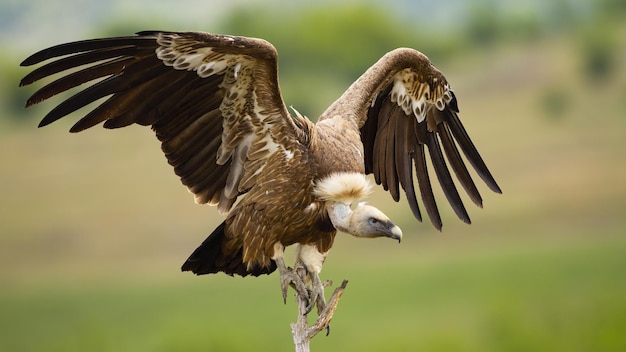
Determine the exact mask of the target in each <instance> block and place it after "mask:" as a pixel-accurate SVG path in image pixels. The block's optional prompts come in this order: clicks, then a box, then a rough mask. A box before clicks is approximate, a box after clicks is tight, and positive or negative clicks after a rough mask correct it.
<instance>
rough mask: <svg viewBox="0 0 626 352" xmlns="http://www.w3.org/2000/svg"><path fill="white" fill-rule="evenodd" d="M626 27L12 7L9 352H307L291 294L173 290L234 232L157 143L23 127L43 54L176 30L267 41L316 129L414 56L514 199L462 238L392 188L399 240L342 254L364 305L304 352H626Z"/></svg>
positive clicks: (6, 200)
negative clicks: (34, 68)
mask: <svg viewBox="0 0 626 352" xmlns="http://www.w3.org/2000/svg"><path fill="white" fill-rule="evenodd" d="M624 19H626V3H625V2H624V1H622V0H597V1H593V0H555V1H541V0H533V1H524V2H519V1H504V0H502V1H497V0H491V1H489V0H480V1H473V2H468V1H462V0H442V1H436V2H434V1H433V2H429V1H408V0H405V1H403V0H395V1H384V2H382V1H381V2H374V1H369V2H368V1H365V2H356V1H342V2H339V1H336V2H334V1H317V2H310V1H265V2H260V1H244V0H240V1H228V2H226V1H190V0H180V1H172V2H153V1H133V2H128V1H121V0H112V1H82V0H81V1H47V0H46V1H43V0H36V1H28V2H23V1H11V0H2V1H0V27H1V29H2V30H1V31H0V41H1V43H2V51H1V52H0V197H1V201H0V350H2V351H179V350H185V351H246V350H248V351H252V350H259V349H260V350H272V351H290V350H292V349H293V346H292V342H291V333H290V329H289V323H290V322H293V321H295V318H296V316H295V315H296V305H295V302H294V301H293V300H292V299H290V300H288V302H287V304H286V305H283V303H282V298H281V295H280V289H279V284H278V278H277V276H276V275H272V276H266V277H261V278H256V279H251V278H247V279H242V278H231V277H227V276H225V275H214V276H210V277H195V276H193V275H191V274H188V273H180V272H179V266H180V264H182V262H183V261H184V259H186V257H187V256H188V255H189V254H190V253H191V251H192V250H193V249H194V248H195V247H196V246H197V245H198V244H199V243H200V242H201V241H202V240H203V239H204V238H205V237H206V236H207V235H208V234H209V233H210V232H211V231H212V229H213V228H214V227H215V226H216V225H217V224H218V223H219V222H220V221H221V220H222V218H221V217H220V216H219V215H218V214H217V212H216V210H215V209H214V208H211V207H208V206H198V205H195V204H194V203H193V198H192V196H191V195H190V194H189V193H188V192H186V190H185V188H184V187H183V186H182V185H181V184H180V182H179V181H178V179H177V177H176V176H175V175H174V173H173V172H172V170H170V168H169V166H168V165H167V163H166V161H165V158H164V157H163V155H162V154H161V152H160V149H159V144H158V142H157V141H156V139H155V138H154V136H153V135H152V132H151V131H150V130H149V129H147V128H142V127H138V126H133V127H128V128H125V129H121V130H116V131H109V130H103V129H100V128H93V129H91V130H88V131H85V132H83V133H80V134H76V135H74V134H69V133H67V130H68V129H69V126H71V124H72V123H73V122H74V121H75V120H76V118H78V117H79V116H78V115H75V116H72V117H70V118H67V120H68V121H59V122H57V123H55V124H53V125H51V126H49V127H47V128H45V129H37V128H36V125H37V123H38V120H39V119H40V118H41V117H42V116H43V115H44V114H45V112H46V111H48V110H49V109H51V108H52V107H53V105H54V102H57V103H58V102H59V100H58V99H57V100H52V101H49V102H46V103H43V104H40V106H36V107H34V108H31V109H29V110H24V109H23V104H24V101H25V100H26V98H27V97H28V95H29V94H32V93H33V92H34V89H35V87H26V88H19V89H18V88H17V85H18V82H19V79H20V78H21V77H22V76H24V75H25V74H26V73H27V72H29V69H28V68H22V67H19V62H20V61H21V60H23V59H24V58H25V57H26V56H28V55H29V54H31V53H33V52H35V51H37V50H39V49H42V48H44V47H47V46H51V45H54V44H58V43H62V42H67V41H73V40H80V39H86V38H92V37H100V36H110V35H128V34H132V33H133V32H136V31H139V30H144V29H166V30H202V31H210V32H221V33H229V34H238V35H247V36H255V37H262V38H265V39H267V40H269V41H270V42H272V43H273V44H274V45H275V46H276V47H277V49H278V51H279V53H280V81H281V87H282V89H283V94H284V97H285V100H286V102H287V104H288V105H293V106H294V107H296V108H297V109H298V110H299V111H300V112H302V113H303V114H305V115H307V116H310V117H312V118H313V119H315V118H316V117H317V116H318V115H319V114H320V113H321V112H322V111H323V110H324V109H325V107H326V106H328V105H329V104H330V103H331V102H332V101H333V100H334V99H335V98H336V97H338V96H339V95H340V94H341V92H342V91H343V90H344V89H345V88H346V87H347V86H348V85H349V84H350V83H351V82H352V81H353V80H355V79H356V78H357V77H358V76H359V75H360V74H361V73H362V72H363V71H364V70H365V69H366V68H367V67H368V66H369V65H371V64H372V63H373V62H375V61H376V60H377V59H378V58H379V57H380V56H382V55H383V54H384V53H385V52H386V51H388V50H391V49H393V48H395V47H399V46H407V47H413V48H416V49H418V50H420V51H422V52H424V53H425V54H426V55H428V56H429V57H430V58H431V60H432V61H433V62H434V63H435V65H436V66H437V67H438V68H439V69H441V70H442V71H443V72H444V73H445V75H446V76H447V78H448V81H449V82H450V83H451V84H452V87H453V88H454V89H455V92H456V95H457V97H458V99H459V105H460V109H461V118H462V120H463V121H464V124H465V126H466V128H467V130H468V131H469V133H470V135H471V136H472V138H473V139H474V141H475V143H476V144H477V146H478V148H479V150H480V151H481V153H482V155H483V157H484V158H485V160H486V161H487V164H488V165H489V166H490V168H491V170H492V172H493V174H494V175H495V177H496V178H497V180H498V181H499V183H500V185H501V187H502V189H503V191H504V194H503V195H496V194H492V193H491V192H490V191H489V190H488V189H487V188H486V187H483V186H482V185H479V189H481V190H482V191H483V192H482V193H483V196H484V209H482V210H480V209H477V208H475V207H473V206H472V205H471V204H470V202H469V201H467V202H466V203H467V205H468V209H469V212H470V216H471V217H472V220H473V224H472V225H471V226H468V225H465V224H463V223H461V222H460V221H458V220H457V219H456V218H455V216H454V214H453V213H452V212H451V211H450V209H449V207H448V206H447V205H445V199H444V198H443V197H441V194H439V199H440V200H439V204H440V207H441V208H442V212H443V219H444V229H443V232H441V233H439V232H437V231H435V230H434V229H433V228H432V227H431V226H430V224H429V223H428V222H426V223H418V222H416V221H415V220H414V219H413V218H412V216H411V214H410V211H409V210H408V207H407V205H406V203H405V201H404V200H401V202H400V204H395V203H394V202H393V201H392V200H391V199H390V197H389V196H388V195H387V194H386V193H385V192H383V191H382V190H377V192H376V193H375V194H374V196H373V197H372V199H371V201H370V203H373V204H375V205H376V206H378V207H379V208H382V209H384V210H385V212H386V213H387V214H389V215H390V216H391V217H392V218H393V219H394V220H395V222H396V223H398V224H399V225H400V226H401V227H402V228H403V230H404V232H405V238H404V240H403V241H402V243H401V244H400V245H398V244H397V243H395V242H393V241H385V240H372V241H367V240H359V239H355V238H352V237H349V236H348V235H340V236H338V238H337V240H336V244H335V246H334V248H333V250H332V251H331V254H330V256H329V258H328V260H327V261H326V265H325V269H324V271H323V272H322V277H323V278H326V279H333V280H335V282H336V283H338V282H340V281H341V280H342V279H349V280H350V283H349V285H348V288H347V290H346V292H345V294H344V296H343V298H342V301H341V302H340V305H339V309H338V310H337V312H336V314H335V318H334V320H333V322H332V331H331V334H330V336H328V337H324V336H318V337H316V338H315V339H314V340H313V342H312V349H313V350H335V351H340V350H355V351H356V350H358V351H413V350H422V351H625V350H626V334H625V333H624V332H625V331H626V237H625V235H626V214H625V210H626V181H625V179H626V120H625V116H624V109H625V108H626V21H624ZM38 86H41V85H38ZM465 199H467V198H465ZM329 294H330V290H329Z"/></svg>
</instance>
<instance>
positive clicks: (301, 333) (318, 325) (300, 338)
mask: <svg viewBox="0 0 626 352" xmlns="http://www.w3.org/2000/svg"><path fill="white" fill-rule="evenodd" d="M296 270H297V273H298V275H299V276H300V278H302V280H303V281H304V280H306V270H304V268H302V267H296ZM304 282H306V281H304ZM330 285H332V282H329V281H328V282H327V283H325V284H324V286H325V287H326V286H330ZM347 285H348V280H343V282H342V283H341V285H340V286H339V287H337V288H336V289H335V291H334V292H333V295H332V296H331V297H330V300H329V301H328V302H327V303H326V307H325V308H324V310H323V311H321V312H320V311H318V318H317V320H316V322H315V324H313V325H312V326H309V325H308V322H307V314H306V313H307V306H308V304H309V302H308V295H306V292H299V291H298V290H296V302H297V303H298V320H297V321H296V322H295V323H291V333H292V334H293V343H294V345H295V348H296V352H310V350H311V349H310V341H311V339H312V338H313V337H314V336H315V335H317V334H318V333H319V332H320V331H322V330H326V331H327V333H326V334H327V335H328V333H329V332H330V321H331V319H332V318H333V315H334V314H335V310H337V305H338V304H339V299H340V298H341V295H342V294H343V291H344V290H345V289H346V286H347Z"/></svg>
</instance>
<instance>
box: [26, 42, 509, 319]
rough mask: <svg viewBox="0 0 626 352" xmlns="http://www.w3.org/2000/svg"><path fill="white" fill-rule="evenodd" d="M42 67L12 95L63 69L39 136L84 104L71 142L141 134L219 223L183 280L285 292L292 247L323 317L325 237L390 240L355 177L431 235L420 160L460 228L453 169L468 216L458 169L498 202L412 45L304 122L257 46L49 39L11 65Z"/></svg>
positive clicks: (462, 212) (273, 64)
mask: <svg viewBox="0 0 626 352" xmlns="http://www.w3.org/2000/svg"><path fill="white" fill-rule="evenodd" d="M47 60H52V61H50V62H48V63H46V64H43V65H41V66H39V67H38V68H36V69H34V70H33V71H32V72H30V73H29V74H28V75H26V76H25V77H24V78H23V79H22V80H21V82H20V86H25V85H29V84H31V83H34V82H36V81H39V80H40V79H43V78H47V77H49V76H53V75H56V74H60V75H59V76H58V77H56V79H55V80H53V81H51V82H50V83H48V84H47V85H44V86H43V87H42V88H40V89H39V90H38V91H36V92H35V93H34V94H33V95H32V96H31V97H30V98H29V99H28V100H27V102H26V106H27V107H28V106H31V105H33V104H37V103H39V102H41V101H43V100H46V99H48V98H50V97H52V96H54V95H56V94H58V93H62V92H65V91H68V90H73V89H75V88H77V89H75V91H76V92H75V94H74V95H71V96H69V97H67V98H66V99H64V100H63V101H62V102H61V103H60V104H58V105H57V106H56V107H54V108H53V109H52V110H51V111H50V112H49V113H48V114H47V115H46V116H45V117H44V118H43V120H42V121H41V123H40V124H39V127H41V126H45V125H48V124H50V123H52V122H54V121H56V120H58V119H60V118H62V117H64V116H66V115H69V114H70V113H73V112H74V111H76V110H79V109H81V108H83V107H85V106H87V105H88V104H90V103H93V102H97V104H95V107H94V105H91V107H88V108H87V110H88V111H87V112H86V113H85V115H84V116H83V117H82V118H80V119H79V120H78V121H77V122H76V123H75V124H74V125H73V127H71V130H70V131H71V132H79V131H82V130H85V129H87V128H90V127H92V126H95V125H97V124H100V123H102V122H103V123H104V124H103V125H104V127H105V128H120V127H124V126H128V125H130V124H139V125H144V126H150V127H151V128H152V130H153V131H154V132H155V134H156V137H157V138H158V139H159V141H160V142H161V143H162V144H161V147H162V150H163V153H164V154H165V157H166V158H167V161H168V162H169V164H170V165H172V167H173V168H174V172H175V173H176V175H178V176H179V177H180V179H181V181H182V183H183V184H184V185H185V186H186V187H187V188H188V190H189V191H190V192H191V193H193V194H194V196H195V201H196V202H197V203H200V204H210V205H215V206H217V210H218V212H219V213H221V214H225V219H224V221H223V222H222V223H221V224H220V225H219V226H218V227H217V228H216V229H215V230H214V231H213V232H212V233H211V234H210V235H209V236H208V238H207V239H206V240H205V241H204V242H203V243H202V244H201V245H200V246H199V247H198V248H197V249H196V250H195V251H194V252H193V253H192V254H191V256H190V257H189V259H187V261H186V262H185V263H184V264H183V266H182V270H183V271H191V272H193V273H195V274H197V275H202V274H211V273H218V272H223V273H226V274H228V275H231V276H232V275H235V274H237V275H241V276H247V275H253V276H258V275H261V274H270V273H272V272H273V271H275V270H276V269H278V271H279V273H280V282H281V289H282V293H283V298H285V297H286V292H287V287H288V286H289V285H295V286H297V285H296V283H297V282H296V280H297V279H298V278H297V275H295V272H294V271H293V270H292V269H291V268H290V267H287V266H286V265H285V262H284V259H283V253H284V249H285V247H287V246H290V245H296V246H297V249H296V261H297V262H298V263H301V264H302V265H303V266H304V267H305V268H306V271H307V277H308V279H307V285H308V282H309V281H310V291H311V294H310V295H309V302H310V306H311V307H312V306H313V305H314V304H317V306H318V309H319V308H320V306H321V307H323V305H324V304H325V301H324V294H323V290H324V289H323V284H322V283H321V280H320V278H319V273H320V271H321V269H322V264H323V262H324V260H325V258H326V255H327V253H328V251H329V250H330V248H331V246H332V244H333V240H334V238H335V234H336V233H337V231H341V232H345V233H348V234H351V235H354V236H356V237H365V238H374V237H388V238H392V239H395V240H398V241H399V240H400V239H401V237H402V231H401V230H400V228H399V227H398V226H396V225H394V224H393V223H392V222H391V221H390V219H389V218H388V217H387V216H386V215H385V214H384V213H383V212H382V211H380V210H379V209H377V208H375V207H373V206H371V205H368V204H366V203H365V202H364V200H365V198H366V197H367V196H368V194H369V193H370V191H371V189H372V185H371V184H370V181H369V180H368V178H367V177H366V175H368V174H373V179H374V181H375V182H376V183H377V184H379V185H382V187H383V188H384V189H385V190H386V191H388V192H389V193H390V194H391V197H392V198H393V199H394V200H395V201H398V200H399V198H400V193H401V190H402V191H403V192H404V194H405V196H406V199H407V203H408V205H409V207H410V209H411V211H412V213H413V215H414V216H415V218H416V219H417V220H419V221H421V220H422V210H421V209H420V206H419V205H418V199H417V192H416V189H418V190H419V194H420V198H421V202H422V203H423V208H424V209H425V212H426V214H428V217H429V218H430V221H431V223H432V224H433V225H434V227H435V228H437V229H439V230H441V226H442V221H441V217H440V214H439V211H438V208H437V204H436V202H435V197H434V194H433V190H432V187H431V184H432V181H431V176H430V175H429V167H428V165H431V167H432V169H433V170H434V173H433V174H434V175H435V176H436V178H437V181H438V183H439V184H440V185H441V188H442V190H443V193H444V194H445V196H446V198H447V200H448V202H449V203H450V205H451V207H452V208H453V210H454V212H455V213H456V215H458V217H459V218H460V219H461V220H462V221H464V222H466V223H470V218H469V216H468V214H467V211H466V209H465V207H464V205H463V202H462V200H461V198H460V196H459V193H458V191H457V188H456V186H455V183H454V181H453V179H452V176H451V175H452V173H453V174H454V175H455V177H456V179H457V182H458V183H460V185H461V186H462V187H463V188H464V190H465V191H466V193H467V194H468V196H469V199H471V200H472V201H473V202H474V203H475V204H476V205H477V206H479V207H482V199H481V196H480V194H479V192H478V190H477V187H476V185H475V183H474V181H473V179H472V177H471V176H470V173H469V172H468V168H467V166H466V164H465V161H464V160H466V161H467V162H468V163H469V164H471V166H472V167H473V169H474V170H475V172H476V174H477V175H478V176H479V177H480V178H481V179H482V180H483V181H484V182H485V184H486V185H487V186H488V188H490V189H491V190H493V191H494V192H497V193H501V190H500V188H499V186H498V184H497V183H496V181H495V179H494V178H493V176H492V175H491V173H490V171H489V170H488V168H487V166H486V165H485V163H484V161H483V159H482V158H481V156H480V154H479V153H478V151H477V149H476V147H475V146H474V144H473V142H472V141H471V140H470V137H469V136H468V134H467V132H466V130H465V129H464V127H463V125H462V124H461V121H460V120H459V117H458V112H459V108H458V104H457V99H456V97H455V95H454V93H453V91H452V89H451V88H450V85H449V84H448V82H447V80H446V79H445V77H444V76H443V74H442V73H441V72H440V71H439V70H437V69H436V68H435V67H434V66H433V65H432V64H431V62H430V61H429V59H428V58H427V57H426V56H425V55H424V54H422V53H420V52H419V51H416V50H413V49H408V48H399V49H395V50H393V51H391V52H389V53H387V54H385V55H384V56H383V57H382V58H381V59H380V60H379V61H378V62H376V63H374V64H373V65H372V66H371V67H370V68H369V69H368V70H366V71H365V73H364V74H363V75H362V76H361V77H360V78H358V79H357V80H356V81H355V82H354V83H353V84H352V85H351V86H350V87H349V88H348V89H347V90H346V91H345V92H344V93H343V95H342V96H341V97H339V99H337V100H336V101H335V102H334V103H333V104H332V105H331V106H330V107H329V108H328V109H327V110H326V111H325V112H324V113H322V114H321V115H320V117H319V119H318V120H317V122H316V123H313V122H312V121H311V120H309V119H308V118H306V117H304V116H302V115H301V114H299V113H298V112H297V111H296V110H295V109H294V110H293V115H292V114H290V113H289V111H288V109H287V107H286V105H285V103H284V102H283V99H282V96H281V92H280V89H279V85H278V54H277V51H276V49H275V48H274V46H273V45H272V44H270V43H269V42H267V41H265V40H262V39H257V38H247V37H239V36H229V35H218V34H210V33H203V32H165V31H144V32H139V33H136V34H135V35H132V36H123V37H113V38H102V39H92V40H83V41H76V42H72V43H66V44H60V45H57V46H53V47H50V48H47V49H44V50H41V51H39V52H37V53H35V54H33V55H31V56H30V57H28V58H27V59H26V60H24V61H23V62H22V64H21V65H22V66H31V65H36V64H40V63H42V62H44V61H47ZM101 98H105V99H101ZM444 155H445V156H444ZM462 155H464V156H462ZM427 159H430V163H427ZM451 171H452V172H451ZM415 180H417V185H416V183H415ZM300 283H302V280H300Z"/></svg>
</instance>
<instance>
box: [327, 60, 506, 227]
mask: <svg viewBox="0 0 626 352" xmlns="http://www.w3.org/2000/svg"><path fill="white" fill-rule="evenodd" d="M458 112H459V109H458V105H457V100H456V97H455V95H454V93H453V92H452V90H451V88H450V86H449V85H448V83H447V81H446V79H445V77H444V76H443V75H442V74H441V72H439V71H438V70H437V69H436V68H435V67H434V66H432V64H431V63H430V61H429V60H428V58H427V57H426V56H424V55H423V54H421V53H419V52H417V51H415V50H412V49H396V50H394V51H392V52H390V53H388V54H387V55H385V56H384V57H383V58H382V59H381V60H379V61H378V62H377V63H376V64H374V65H373V66H372V67H371V68H370V69H368V71H367V72H366V73H365V74H363V76H361V77H360V78H359V79H358V80H357V81H356V82H355V83H354V84H353V85H352V86H351V87H350V88H348V90H347V91H346V92H345V93H344V95H343V96H342V97H341V98H340V99H339V100H338V101H337V102H335V103H334V104H333V105H332V106H331V107H330V108H329V109H328V110H327V111H326V112H325V113H324V115H323V116H324V117H332V116H335V115H337V114H339V115H341V116H348V117H353V118H354V119H355V120H356V122H357V125H358V126H359V128H360V131H361V140H362V142H363V146H364V161H365V171H366V173H368V174H369V173H373V174H374V178H375V180H376V182H377V183H378V184H381V185H382V186H383V188H384V189H385V190H388V191H389V192H390V193H391V196H392V197H393V199H394V200H396V201H398V200H399V199H400V187H401V188H402V189H403V190H404V192H405V194H406V197H407V200H408V203H409V206H410V208H411V210H412V212H413V215H414V216H415V217H416V218H417V219H418V220H420V221H421V220H422V216H421V213H420V208H419V205H418V202H417V197H416V192H415V189H416V187H415V183H414V176H413V172H414V170H415V174H416V177H415V178H416V179H417V188H418V189H419V192H420V194H421V198H422V202H423V203H424V207H425V208H426V212H427V213H428V216H429V218H430V220H431V222H432V224H433V225H434V226H435V227H436V228H437V229H441V226H442V222H441V217H440V215H439V210H438V208H437V204H436V202H435V197H434V194H433V190H432V186H431V179H430V176H429V171H428V163H427V161H426V159H427V155H428V156H429V158H430V161H431V164H432V168H433V169H434V174H435V175H436V177H437V180H438V181H439V183H440V184H441V187H442V189H443V192H444V194H445V196H446V198H447V200H448V202H449V203H450V205H451V206H452V208H453V209H454V211H455V213H456V214H457V215H458V217H459V218H460V219H461V220H463V221H464V222H466V223H470V218H469V216H468V214H467V211H466V209H465V206H464V205H463V201H462V200H461V198H460V196H459V193H458V191H457V188H456V186H455V183H454V181H453V179H452V176H451V172H450V169H451V170H452V172H453V173H454V174H455V175H456V178H457V180H458V182H459V183H460V184H461V186H462V187H463V188H464V189H465V191H466V192H467V194H468V195H469V197H470V199H471V200H472V201H473V202H474V203H475V204H476V205H478V206H479V207H482V198H481V196H480V194H479V192H478V189H477V188H476V185H475V184H474V181H473V180H472V177H471V175H470V173H469V172H468V169H467V167H466V166H465V163H464V160H463V157H462V156H461V154H463V155H464V156H465V158H466V160H467V161H468V162H469V163H470V164H471V165H472V167H473V168H474V170H475V171H476V172H477V174H478V175H479V176H480V178H481V179H482V180H483V181H484V182H485V183H486V184H487V186H488V187H489V188H490V189H491V190H493V191H494V192H497V193H501V190H500V187H499V186H498V184H497V183H496V181H495V179H494V178H493V176H492V175H491V173H490V172H489V169H488V168H487V166H486V165H485V163H484V161H483V159H482V157H481V156H480V154H479V153H478V150H477V149H476V147H475V146H474V143H473V142H472V141H471V139H470V137H469V135H468V134H467V132H466V131H465V128H464V127H463V125H462V124H461V121H460V120H459V117H458ZM459 149H460V150H459ZM444 155H445V157H444ZM446 160H447V162H446Z"/></svg>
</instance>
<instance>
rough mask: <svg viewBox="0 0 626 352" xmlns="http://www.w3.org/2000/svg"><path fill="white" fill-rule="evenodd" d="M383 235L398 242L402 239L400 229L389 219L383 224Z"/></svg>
mask: <svg viewBox="0 0 626 352" xmlns="http://www.w3.org/2000/svg"><path fill="white" fill-rule="evenodd" d="M385 236H387V237H389V238H393V239H394V240H398V243H400V241H401V240H402V230H400V228H399V227H398V226H396V225H394V224H393V223H392V222H391V221H387V223H386V224H385Z"/></svg>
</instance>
